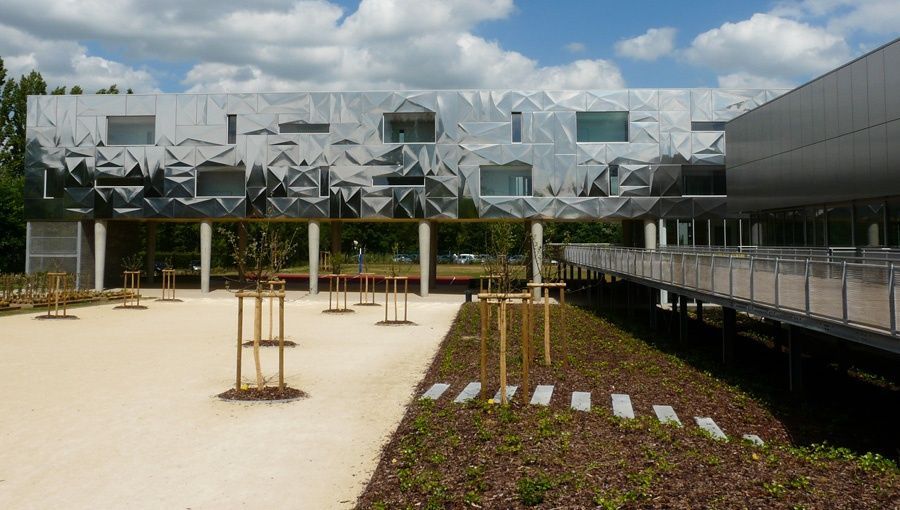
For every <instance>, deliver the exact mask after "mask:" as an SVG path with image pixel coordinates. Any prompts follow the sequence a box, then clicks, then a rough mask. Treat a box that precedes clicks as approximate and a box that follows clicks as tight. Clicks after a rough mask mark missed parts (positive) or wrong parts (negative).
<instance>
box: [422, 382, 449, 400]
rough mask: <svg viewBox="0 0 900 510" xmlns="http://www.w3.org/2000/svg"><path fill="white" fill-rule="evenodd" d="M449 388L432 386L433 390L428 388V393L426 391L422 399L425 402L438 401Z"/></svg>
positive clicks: (446, 385)
mask: <svg viewBox="0 0 900 510" xmlns="http://www.w3.org/2000/svg"><path fill="white" fill-rule="evenodd" d="M449 387H450V385H449V384H444V383H434V384H432V385H431V388H428V391H426V392H425V393H424V394H423V395H422V397H421V398H422V399H423V400H437V399H439V398H441V395H443V394H444V392H445V391H447V388H449Z"/></svg>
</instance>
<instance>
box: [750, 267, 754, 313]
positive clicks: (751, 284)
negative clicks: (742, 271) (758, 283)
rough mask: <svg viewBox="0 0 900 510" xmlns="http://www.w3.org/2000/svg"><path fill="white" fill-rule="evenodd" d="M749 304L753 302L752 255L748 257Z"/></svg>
mask: <svg viewBox="0 0 900 510" xmlns="http://www.w3.org/2000/svg"><path fill="white" fill-rule="evenodd" d="M750 304H753V257H750Z"/></svg>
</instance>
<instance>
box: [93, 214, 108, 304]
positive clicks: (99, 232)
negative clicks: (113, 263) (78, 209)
mask: <svg viewBox="0 0 900 510" xmlns="http://www.w3.org/2000/svg"><path fill="white" fill-rule="evenodd" d="M104 275H106V220H95V221H94V290H96V291H98V292H99V291H102V290H103V281H104Z"/></svg>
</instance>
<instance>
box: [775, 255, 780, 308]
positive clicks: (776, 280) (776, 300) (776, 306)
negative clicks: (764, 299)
mask: <svg viewBox="0 0 900 510" xmlns="http://www.w3.org/2000/svg"><path fill="white" fill-rule="evenodd" d="M778 262H779V260H778V257H775V308H778V301H779V299H778Z"/></svg>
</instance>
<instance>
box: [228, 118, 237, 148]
mask: <svg viewBox="0 0 900 510" xmlns="http://www.w3.org/2000/svg"><path fill="white" fill-rule="evenodd" d="M227 119H228V145H234V144H235V143H237V115H229V116H228V117H227Z"/></svg>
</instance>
